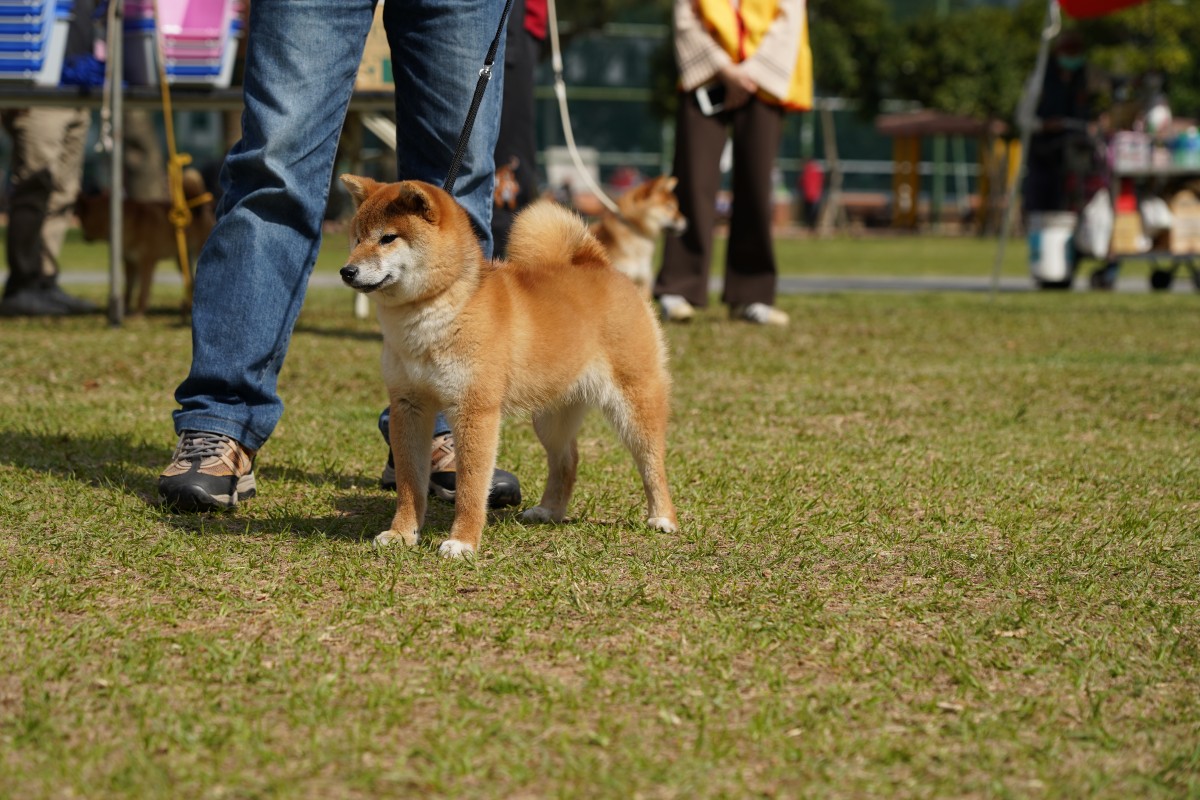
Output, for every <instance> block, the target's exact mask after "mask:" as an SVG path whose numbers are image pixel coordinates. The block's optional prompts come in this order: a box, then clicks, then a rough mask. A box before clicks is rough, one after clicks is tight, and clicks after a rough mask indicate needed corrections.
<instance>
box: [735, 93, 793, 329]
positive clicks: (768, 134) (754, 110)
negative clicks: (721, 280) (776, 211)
mask: <svg viewBox="0 0 1200 800" xmlns="http://www.w3.org/2000/svg"><path fill="white" fill-rule="evenodd" d="M782 135H783V111H782V109H780V108H779V107H778V106H772V105H768V104H766V103H763V102H761V101H758V100H751V101H750V103H748V104H747V105H746V106H744V107H743V108H740V109H738V110H737V111H735V112H734V114H733V215H732V218H731V219H730V222H729V249H728V251H727V254H726V259H725V290H724V293H723V295H722V298H721V299H722V300H723V301H724V302H725V303H726V305H728V306H730V307H731V308H738V307H744V306H748V305H750V304H751V303H763V304H764V305H767V306H771V305H774V303H775V289H776V284H777V283H778V275H777V274H776V267H775V245H774V242H773V241H772V239H771V212H772V197H771V170H772V168H773V167H774V165H775V157H776V155H777V154H778V152H779V142H780V138H781V137H782Z"/></svg>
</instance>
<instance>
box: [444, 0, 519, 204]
mask: <svg viewBox="0 0 1200 800" xmlns="http://www.w3.org/2000/svg"><path fill="white" fill-rule="evenodd" d="M512 4H513V0H507V2H506V3H505V4H504V13H503V14H501V15H500V27H499V28H497V29H496V38H495V39H492V46H491V47H490V48H489V49H488V54H487V58H486V59H484V62H483V69H481V70H479V80H478V81H476V83H475V96H474V97H473V98H471V110H470V111H468V112H467V121H466V122H465V123H463V130H462V133H461V134H459V137H458V148H457V149H456V150H455V151H454V161H453V162H451V164H450V172H449V173H448V174H447V175H446V182H445V183H443V184H442V188H443V189H444V190H445V191H446V193H447V194H454V181H456V180H458V170H459V168H461V167H462V160H463V156H464V155H465V154H466V151H467V142H468V141H470V139H471V128H473V127H475V116H476V115H477V114H478V113H479V104H480V103H482V102H483V93H484V91H486V90H487V85H488V81H490V80H491V79H492V64H493V63H495V61H496V51H497V50H499V49H500V37H501V36H503V35H504V22H505V21H506V20H507V19H508V12H509V10H510V9H512Z"/></svg>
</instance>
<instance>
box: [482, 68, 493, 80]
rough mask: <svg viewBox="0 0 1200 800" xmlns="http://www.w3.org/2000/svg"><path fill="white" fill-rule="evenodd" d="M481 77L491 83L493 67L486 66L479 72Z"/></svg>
mask: <svg viewBox="0 0 1200 800" xmlns="http://www.w3.org/2000/svg"><path fill="white" fill-rule="evenodd" d="M479 77H481V78H483V79H484V80H489V81H490V80H491V79H492V65H491V64H484V65H483V68H482V69H480V70H479Z"/></svg>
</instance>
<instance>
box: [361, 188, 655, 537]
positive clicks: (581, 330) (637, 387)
mask: <svg viewBox="0 0 1200 800" xmlns="http://www.w3.org/2000/svg"><path fill="white" fill-rule="evenodd" d="M342 183H343V184H345V186H346V188H347V189H348V190H349V191H350V194H351V196H352V197H353V198H354V201H355V203H356V206H357V210H356V211H355V214H354V218H353V220H352V222H351V252H350V257H349V260H348V261H347V262H346V266H344V267H342V270H341V276H342V280H343V281H344V282H345V283H346V284H347V285H348V286H350V287H352V288H354V289H356V290H358V291H360V292H364V293H370V294H371V295H372V296H373V297H374V298H375V301H376V302H375V305H376V307H377V309H378V314H379V322H380V327H381V328H382V332H383V379H384V383H385V385H386V386H387V391H388V397H389V399H390V402H391V424H390V437H391V445H392V452H393V454H394V456H395V462H396V487H397V489H396V514H395V517H394V518H393V519H392V524H391V526H390V527H389V528H388V529H387V530H386V531H384V532H382V533H380V534H379V535H378V536H377V537H375V542H376V544H378V545H387V544H391V543H393V542H403V543H405V544H408V545H413V544H416V542H417V537H418V535H419V533H420V529H421V525H422V522H423V521H424V517H425V503H426V492H427V488H428V485H429V469H430V466H429V442H430V439H431V436H432V433H433V425H434V415H435V414H436V413H437V412H438V411H439V410H444V411H445V413H446V416H447V418H448V419H449V421H450V425H451V427H452V428H453V429H454V436H455V447H456V450H457V453H456V456H457V459H458V474H457V496H456V498H455V511H454V523H453V525H452V526H451V530H450V537H449V538H448V539H447V540H446V541H444V542H443V543H442V544H441V547H440V552H441V553H442V555H445V556H450V557H460V556H463V555H468V554H472V553H474V552H476V551H477V549H478V547H479V539H480V535H481V533H482V531H483V524H484V521H485V519H486V513H487V494H488V484H489V481H490V479H491V475H492V469H493V468H494V466H495V462H496V450H497V447H498V445H499V436H500V419H501V415H503V414H507V413H516V412H531V413H532V414H533V424H534V429H535V430H536V432H537V435H538V438H539V439H540V440H541V442H542V445H543V446H544V447H545V448H546V456H547V461H548V465H549V475H548V477H547V480H546V489H545V492H544V493H543V494H542V499H541V502H540V503H539V504H538V505H537V506H535V507H533V508H530V509H529V510H527V511H525V512H524V514H523V515H522V516H523V519H525V520H526V521H529V522H561V521H562V520H563V518H564V517H565V516H566V513H567V503H568V501H569V500H570V497H571V491H572V489H573V488H574V485H575V475H576V465H577V464H578V461H579V454H578V450H577V448H576V444H575V437H576V434H577V432H578V431H579V427H580V425H581V424H582V422H583V418H584V415H585V413H586V412H587V410H588V409H589V408H599V409H600V410H601V411H602V412H603V413H604V415H605V416H606V417H607V418H608V420H609V422H610V423H611V424H612V426H613V427H614V428H615V429H616V431H617V433H618V435H619V436H620V437H621V439H622V441H623V442H624V443H625V445H626V447H628V448H629V450H630V452H631V453H632V454H633V458H634V461H635V462H636V464H637V468H638V471H639V472H640V473H641V477H642V484H643V487H644V488H645V491H646V498H647V500H648V504H649V514H648V520H647V522H648V524H649V525H650V527H652V528H654V529H656V530H659V531H664V532H673V531H675V530H677V522H676V517H675V507H674V505H673V504H672V502H671V497H670V492H669V490H668V487H667V476H666V469H665V466H664V461H665V455H666V430H667V415H668V404H669V401H668V392H669V378H668V375H667V369H666V347H665V345H664V343H663V338H662V333H661V330H660V329H659V327H658V323H657V322H656V320H655V318H654V314H653V312H652V311H651V308H650V306H649V304H648V303H646V302H645V301H643V300H642V299H641V298H640V297H639V296H638V293H637V290H636V289H635V288H634V286H633V285H632V284H631V283H630V282H629V281H627V280H626V279H625V278H623V277H621V276H620V275H619V274H618V273H617V272H616V271H615V270H614V269H613V268H612V266H611V265H610V264H609V262H608V259H607V258H606V257H605V254H604V249H603V248H602V247H601V246H600V244H599V242H597V241H596V239H595V238H593V237H592V236H591V235H590V234H589V233H588V231H587V227H586V226H585V225H584V223H583V221H582V220H581V219H579V217H577V216H575V214H573V213H572V212H570V211H567V210H566V209H564V208H561V207H559V206H556V205H554V204H553V203H535V204H534V205H532V206H530V207H529V208H527V209H526V210H525V211H523V212H522V213H521V214H520V215H518V217H517V219H516V222H515V223H514V225H513V229H512V233H511V236H510V239H509V245H508V252H509V260H508V261H493V262H489V261H487V260H486V259H485V258H484V257H483V254H482V251H481V250H480V247H479V242H478V240H477V238H476V234H475V231H474V229H473V228H472V227H471V223H470V221H469V220H468V218H467V214H466V212H465V211H463V210H462V208H461V207H459V205H458V204H457V203H456V202H455V201H454V200H453V198H451V197H450V195H448V194H446V193H445V192H443V191H442V190H441V189H439V188H437V187H435V186H431V185H429V184H427V183H421V182H419V181H405V182H402V183H388V184H385V183H378V182H376V181H373V180H371V179H370V178H360V177H355V176H352V175H343V176H342Z"/></svg>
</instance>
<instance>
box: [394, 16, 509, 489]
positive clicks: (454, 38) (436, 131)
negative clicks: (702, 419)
mask: <svg viewBox="0 0 1200 800" xmlns="http://www.w3.org/2000/svg"><path fill="white" fill-rule="evenodd" d="M503 10H504V1H503V0H388V1H387V2H386V3H385V4H384V6H383V23H384V27H385V28H386V30H387V35H388V44H389V45H391V50H392V74H393V76H394V78H395V81H396V122H397V125H396V139H397V141H396V169H397V177H398V178H399V179H400V180H422V181H425V182H427V183H431V184H433V185H435V186H439V187H440V186H441V185H442V184H443V183H444V182H445V180H446V176H447V174H448V173H449V171H450V167H451V164H452V162H453V160H454V155H455V151H456V150H457V148H458V141H459V137H460V135H461V134H462V130H463V125H464V123H465V122H466V120H467V114H468V112H469V111H470V108H471V101H472V99H473V98H474V96H475V85H476V83H477V82H478V79H479V70H480V69H481V68H482V66H483V63H484V60H485V59H486V58H487V53H488V49H489V48H490V47H491V44H492V40H493V39H494V38H495V36H496V30H497V28H498V27H499V25H500V16H501V14H502V12H503ZM504 52H505V37H504V36H503V35H501V37H500V45H499V48H498V49H497V52H496V62H495V64H494V66H493V68H492V78H491V80H490V82H489V84H488V86H487V89H486V90H485V92H484V95H483V99H482V102H481V104H480V106H479V110H478V112H477V115H476V117H475V124H474V128H473V129H472V130H471V137H470V140H469V142H468V146H467V149H466V151H465V153H464V154H463V159H462V164H461V166H460V168H459V173H458V178H457V180H456V182H455V184H454V197H455V199H456V200H458V202H459V204H460V205H462V207H463V208H464V209H465V210H466V212H467V215H468V216H469V217H470V218H471V222H472V223H473V224H474V226H475V232H476V233H477V234H478V236H479V242H480V246H481V247H482V248H483V252H484V255H485V256H487V257H491V254H492V230H491V222H492V196H493V190H494V187H495V179H494V175H495V161H494V153H495V148H496V139H497V136H498V135H499V126H500V106H501V97H502V92H503V86H504ZM385 413H386V412H385ZM387 427H388V422H387V420H386V419H385V417H384V415H381V416H380V431H381V432H382V433H383V434H384V438H385V439H389V436H388V433H387ZM389 444H390V441H389ZM394 460H395V459H394V456H393V454H392V453H391V452H390V451H389V453H388V466H386V467H384V470H383V475H382V477H381V479H380V483H381V485H383V486H384V487H390V486H394V485H395V465H394ZM433 462H434V464H433V467H434V468H433V470H432V474H431V478H430V480H431V486H430V488H431V490H432V491H433V492H434V493H435V494H437V495H438V496H439V497H441V498H442V499H445V500H453V499H454V497H455V493H456V476H455V472H454V444H453V438H452V435H451V434H450V433H449V426H448V425H447V423H446V418H445V416H444V415H443V414H440V413H439V414H438V416H437V419H436V421H435V428H434V445H433ZM439 464H440V465H441V466H442V469H439ZM488 499H489V503H490V505H492V507H506V506H511V505H517V504H518V503H520V502H521V490H520V484H519V483H518V481H517V478H516V476H514V475H513V474H512V473H509V472H505V471H503V470H496V471H495V473H494V474H493V478H492V486H491V492H490V494H489V498H488Z"/></svg>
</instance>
